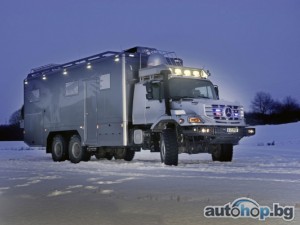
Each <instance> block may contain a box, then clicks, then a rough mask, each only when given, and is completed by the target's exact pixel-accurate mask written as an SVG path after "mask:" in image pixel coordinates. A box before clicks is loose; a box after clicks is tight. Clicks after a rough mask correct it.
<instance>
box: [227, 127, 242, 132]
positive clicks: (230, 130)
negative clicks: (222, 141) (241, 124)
mask: <svg viewBox="0 0 300 225" xmlns="http://www.w3.org/2000/svg"><path fill="white" fill-rule="evenodd" d="M238 132H239V128H237V127H234V128H232V127H231V128H227V133H238Z"/></svg>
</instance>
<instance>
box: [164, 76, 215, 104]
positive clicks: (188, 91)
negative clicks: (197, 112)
mask: <svg viewBox="0 0 300 225" xmlns="http://www.w3.org/2000/svg"><path fill="white" fill-rule="evenodd" d="M169 88H170V97H171V98H172V99H174V100H180V99H182V98H206V99H217V98H216V94H215V90H214V87H213V85H212V83H211V82H210V81H208V80H198V79H188V78H171V79H170V80H169Z"/></svg>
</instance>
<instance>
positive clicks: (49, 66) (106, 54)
mask: <svg viewBox="0 0 300 225" xmlns="http://www.w3.org/2000/svg"><path fill="white" fill-rule="evenodd" d="M117 54H120V52H114V51H106V52H103V53H100V54H96V55H92V56H89V57H85V58H82V59H78V60H75V61H72V62H68V63H64V64H47V65H45V66H41V67H37V68H34V69H32V70H31V71H30V73H29V74H28V76H27V78H30V77H35V76H38V75H42V74H45V73H49V72H53V71H56V70H60V69H65V68H68V67H71V66H75V65H79V64H82V63H87V62H92V61H94V60H98V59H103V58H106V57H109V56H113V55H117Z"/></svg>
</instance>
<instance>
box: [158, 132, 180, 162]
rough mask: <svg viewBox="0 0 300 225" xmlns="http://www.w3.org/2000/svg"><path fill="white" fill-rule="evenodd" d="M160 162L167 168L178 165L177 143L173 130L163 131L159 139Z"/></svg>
mask: <svg viewBox="0 0 300 225" xmlns="http://www.w3.org/2000/svg"><path fill="white" fill-rule="evenodd" d="M160 157H161V162H162V163H164V164H165V165H168V166H172V165H174V166H177V165H178V143H177V135H176V131H175V130H173V129H166V130H163V131H162V133H161V138H160Z"/></svg>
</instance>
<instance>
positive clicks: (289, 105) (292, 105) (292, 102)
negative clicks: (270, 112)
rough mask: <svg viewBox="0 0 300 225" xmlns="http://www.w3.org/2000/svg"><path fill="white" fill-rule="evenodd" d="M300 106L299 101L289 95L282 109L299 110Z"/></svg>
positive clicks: (284, 100)
mask: <svg viewBox="0 0 300 225" xmlns="http://www.w3.org/2000/svg"><path fill="white" fill-rule="evenodd" d="M299 108H300V106H299V103H298V101H297V100H296V99H295V98H293V97H291V96H287V97H286V98H285V99H283V101H282V110H283V111H287V112H294V111H297V110H298V109H299Z"/></svg>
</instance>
